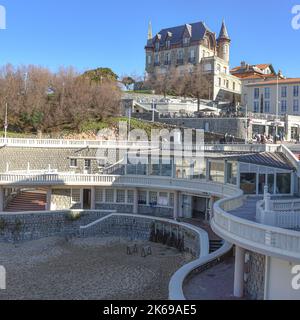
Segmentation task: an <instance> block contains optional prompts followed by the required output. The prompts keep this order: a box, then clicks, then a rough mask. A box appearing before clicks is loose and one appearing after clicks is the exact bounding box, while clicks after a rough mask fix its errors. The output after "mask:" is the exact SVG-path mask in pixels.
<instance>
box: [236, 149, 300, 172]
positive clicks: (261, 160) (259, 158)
mask: <svg viewBox="0 0 300 320" xmlns="http://www.w3.org/2000/svg"><path fill="white" fill-rule="evenodd" d="M237 160H238V161H239V162H243V163H251V164H256V165H261V166H266V167H272V168H278V169H285V170H294V169H295V167H294V166H293V165H292V163H291V162H290V161H289V160H288V158H287V157H286V156H285V155H284V154H283V153H281V152H262V153H255V154H248V155H245V156H240V157H238V159H237Z"/></svg>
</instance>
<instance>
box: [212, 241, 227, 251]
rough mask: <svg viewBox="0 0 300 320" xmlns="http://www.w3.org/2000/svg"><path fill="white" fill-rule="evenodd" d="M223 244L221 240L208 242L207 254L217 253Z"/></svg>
mask: <svg viewBox="0 0 300 320" xmlns="http://www.w3.org/2000/svg"><path fill="white" fill-rule="evenodd" d="M223 244H224V241H223V240H209V253H213V252H215V251H217V250H218V249H220V248H221V247H222V246H223Z"/></svg>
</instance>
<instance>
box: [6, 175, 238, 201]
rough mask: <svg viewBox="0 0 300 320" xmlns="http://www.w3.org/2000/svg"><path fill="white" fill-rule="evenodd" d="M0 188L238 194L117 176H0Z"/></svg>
mask: <svg viewBox="0 0 300 320" xmlns="http://www.w3.org/2000/svg"><path fill="white" fill-rule="evenodd" d="M0 185H6V186H7V185H11V186H16V185H19V186H36V185H47V186H51V185H72V186H76V185H85V186H88V185H91V186H98V185H99V186H111V185H114V186H131V187H154V188H158V189H159V188H160V189H170V190H178V191H186V192H191V193H193V194H195V193H199V194H200V193H208V194H209V193H210V194H214V195H219V196H231V195H234V194H236V192H237V187H236V186H235V185H230V184H222V183H216V182H210V181H206V180H205V179H202V180H200V179H199V180H198V179H194V180H186V179H173V178H168V177H156V176H153V177H151V176H130V175H126V176H115V175H88V174H86V175H85V174H40V175H39V174H13V173H3V174H0Z"/></svg>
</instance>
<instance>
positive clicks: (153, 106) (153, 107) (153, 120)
mask: <svg viewBox="0 0 300 320" xmlns="http://www.w3.org/2000/svg"><path fill="white" fill-rule="evenodd" d="M152 122H155V100H154V99H153V100H152Z"/></svg>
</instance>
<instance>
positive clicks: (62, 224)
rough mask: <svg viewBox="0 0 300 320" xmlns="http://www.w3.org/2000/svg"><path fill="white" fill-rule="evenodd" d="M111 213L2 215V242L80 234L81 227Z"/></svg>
mask: <svg viewBox="0 0 300 320" xmlns="http://www.w3.org/2000/svg"><path fill="white" fill-rule="evenodd" d="M107 214H109V213H105V212H101V211H93V212H89V211H83V212H80V211H77V212H76V211H75V212H74V213H73V214H71V212H68V211H59V212H44V213H32V214H28V213H24V214H13V213H10V214H3V215H0V242H13V241H28V240H36V239H41V238H45V237H52V236H62V235H69V234H72V233H78V232H79V227H80V226H82V225H86V224H89V223H91V222H93V221H95V220H97V219H99V218H101V217H104V216H105V215H107Z"/></svg>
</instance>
